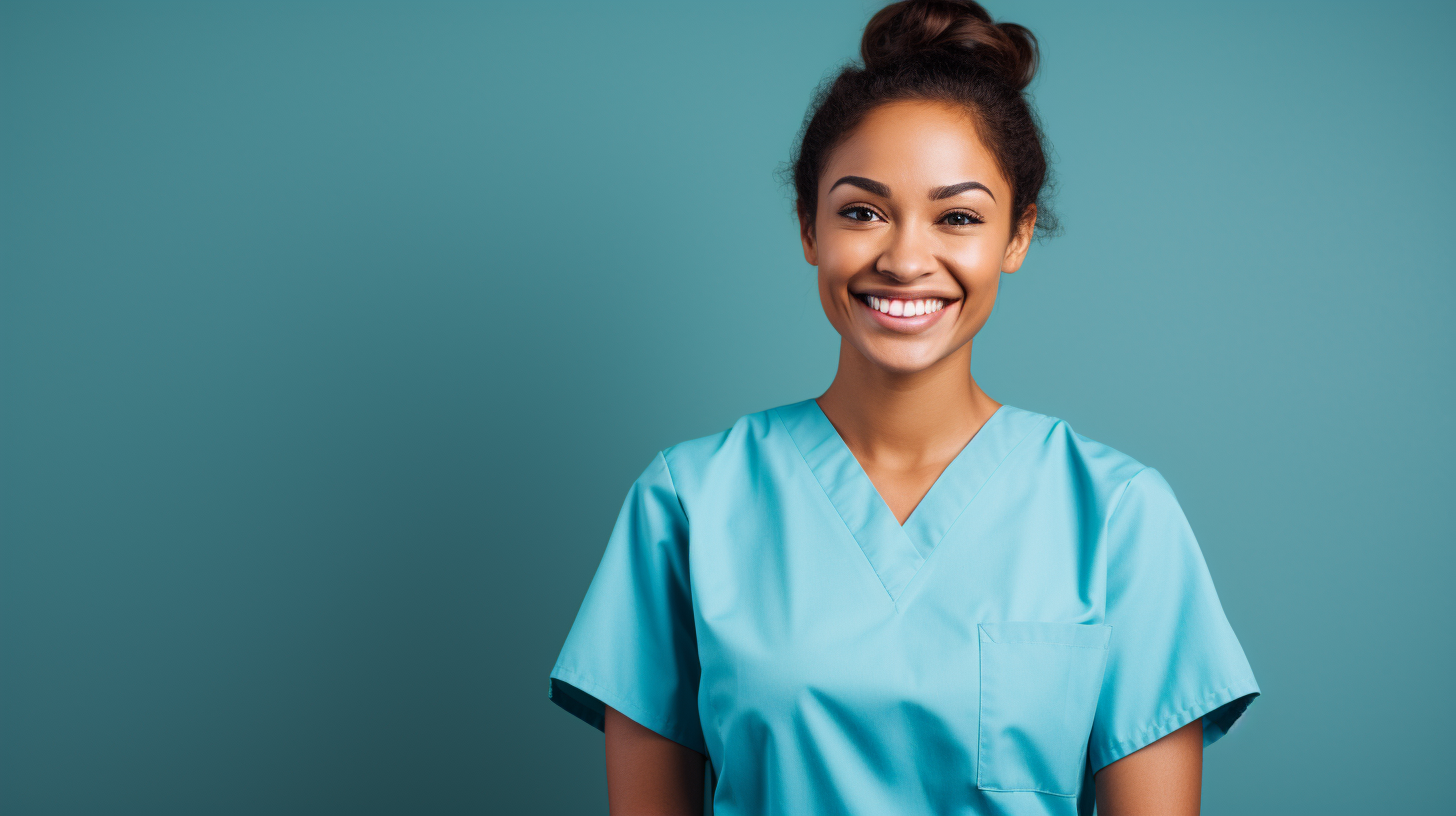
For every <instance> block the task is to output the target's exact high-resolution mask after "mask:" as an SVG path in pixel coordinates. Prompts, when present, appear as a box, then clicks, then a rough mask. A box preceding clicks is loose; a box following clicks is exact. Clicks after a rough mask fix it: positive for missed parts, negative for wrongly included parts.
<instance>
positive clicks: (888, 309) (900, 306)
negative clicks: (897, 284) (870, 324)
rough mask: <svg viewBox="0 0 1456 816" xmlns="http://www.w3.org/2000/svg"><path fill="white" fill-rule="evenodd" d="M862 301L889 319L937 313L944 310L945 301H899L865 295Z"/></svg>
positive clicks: (934, 299) (936, 299)
mask: <svg viewBox="0 0 1456 816" xmlns="http://www.w3.org/2000/svg"><path fill="white" fill-rule="evenodd" d="M862 300H863V301H864V302H865V304H866V305H868V306H869V307H870V308H871V309H874V310H876V311H878V312H881V313H882V314H887V315H889V316H890V317H915V316H917V315H923V314H929V313H931V312H938V311H940V310H941V309H944V308H945V301H943V300H941V299H940V298H923V299H921V300H899V299H897V298H882V297H875V296H874V295H865V296H864V297H863V298H862Z"/></svg>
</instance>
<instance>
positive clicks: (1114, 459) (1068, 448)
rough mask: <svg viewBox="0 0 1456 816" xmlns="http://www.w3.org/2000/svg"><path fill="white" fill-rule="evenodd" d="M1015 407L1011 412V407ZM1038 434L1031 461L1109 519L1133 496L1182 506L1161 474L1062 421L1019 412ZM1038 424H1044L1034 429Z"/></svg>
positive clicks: (1033, 435) (1033, 440)
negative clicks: (1059, 476)
mask: <svg viewBox="0 0 1456 816" xmlns="http://www.w3.org/2000/svg"><path fill="white" fill-rule="evenodd" d="M1007 407H1010V406H1007ZM1016 411H1017V412H1019V413H1021V414H1023V415H1024V418H1023V420H1022V421H1023V422H1026V423H1028V424H1033V426H1034V427H1033V432H1032V433H1030V434H1028V438H1027V439H1026V440H1025V441H1024V442H1023V444H1024V445H1029V447H1030V451H1029V452H1028V455H1029V456H1033V457H1036V458H1037V459H1038V460H1039V461H1040V463H1041V466H1042V467H1044V468H1047V469H1049V470H1055V471H1057V472H1060V473H1064V474H1065V478H1067V479H1069V480H1070V481H1071V482H1073V483H1074V484H1075V485H1076V486H1077V487H1076V489H1077V490H1078V492H1079V493H1082V494H1083V495H1085V496H1087V497H1088V498H1092V499H1093V503H1094V505H1095V506H1098V507H1100V509H1101V512H1102V513H1103V514H1104V515H1105V514H1108V513H1111V512H1113V511H1114V510H1115V508H1116V507H1118V506H1119V505H1120V504H1122V503H1123V498H1124V496H1125V495H1127V494H1129V493H1135V494H1142V495H1145V496H1152V495H1156V496H1157V498H1159V499H1165V500H1168V501H1172V502H1174V503H1176V499H1175V498H1174V496H1173V490H1172V488H1171V487H1170V486H1169V485H1168V483H1167V481H1165V480H1164V478H1163V476H1162V474H1161V473H1159V472H1158V471H1157V470H1156V469H1155V468H1153V467H1151V466H1149V465H1147V464H1145V463H1143V462H1142V461H1139V460H1138V459H1136V458H1134V457H1133V456H1131V455H1129V454H1127V453H1125V452H1123V451H1121V450H1119V449H1117V448H1114V447H1112V446H1111V445H1108V444H1106V443H1104V442H1101V441H1098V440H1096V439H1092V438H1090V437H1087V436H1085V435H1083V434H1080V433H1078V432H1077V431H1076V430H1075V429H1073V427H1072V425H1071V423H1070V422H1068V421H1067V420H1065V419H1062V418H1060V417H1055V416H1048V415H1045V414H1038V413H1035V412H1033V411H1026V410H1025V409H1016ZM1032 419H1039V420H1040V421H1039V422H1035V423H1033V422H1032V421H1031V420H1032Z"/></svg>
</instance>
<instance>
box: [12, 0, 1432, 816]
mask: <svg viewBox="0 0 1456 816" xmlns="http://www.w3.org/2000/svg"><path fill="white" fill-rule="evenodd" d="M877 7H878V4H877V3H867V2H863V1H862V0H860V1H859V2H848V3H846V2H842V0H841V1H838V2H835V1H831V0H816V2H792V3H784V2H733V3H684V2H657V3H647V2H621V3H601V2H554V3H512V4H506V3H468V4H466V3H461V4H456V3H440V2H430V3H405V2H393V3H343V2H336V3H324V2H305V3H263V2H255V3H243V4H224V3H171V4H167V3H155V2H128V3H90V4H86V3H73V2H60V3H50V2H47V3H39V2H35V3H31V2H26V3H19V2H5V3H4V4H3V5H0V812H3V813H5V814H7V816H40V814H94V815H95V816H103V815H105V814H146V815H147V816H166V815H167V814H218V815H219V816H222V815H225V814H249V815H250V816H252V815H254V814H405V813H430V814H466V813H542V814H555V813H561V814H566V813H571V814H584V813H605V812H606V796H605V775H604V770H603V748H602V736H601V734H600V733H598V732H597V731H595V730H593V729H591V728H589V727H587V726H585V725H583V724H582V723H581V722H579V721H577V720H575V719H574V718H572V717H571V716H570V715H568V714H566V713H565V712H563V711H561V710H559V709H557V708H556V707H555V706H554V705H553V704H552V703H550V702H549V701H548V699H547V693H546V692H547V672H548V671H549V669H550V666H551V664H552V662H553V661H554V659H555V656H556V653H557V651H558V650H559V648H560V646H561V642H562V639H563V638H564V637H565V634H566V631H567V629H568V627H569V626H570V624H571V621H572V619H573V617H574V615H575V614H576V610H577V607H578V604H579V603H580V601H581V598H582V594H583V592H584V591H585V589H586V586H587V583H588V582H589V580H590V578H591V576H592V573H593V571H594V570H595V568H596V564H597V561H598V559H599V558H600V556H601V552H602V549H603V547H604V546H605V543H606V538H607V534H608V532H609V530H610V528H611V525H612V522H613V520H614V518H615V515H616V512H617V509H618V507H619V505H620V502H621V501H622V499H623V497H624V496H625V494H626V490H627V488H628V486H629V485H630V483H631V481H632V479H633V478H635V477H636V475H637V474H638V473H640V472H641V470H642V469H643V468H644V467H645V466H646V465H647V464H648V462H649V461H650V460H651V459H652V457H653V455H654V454H655V453H656V452H657V451H658V450H659V449H661V448H664V447H666V446H668V445H671V444H674V443H676V442H679V441H682V440H685V439H688V438H692V437H697V436H701V435H705V434H710V433H714V432H717V431H719V430H721V429H723V428H725V427H727V426H728V425H729V424H730V423H731V422H732V421H733V420H734V419H735V418H736V417H738V416H740V415H742V414H745V413H749V412H753V411H758V410H762V409H764V408H768V407H772V406H775V405H780V404H783V403H786V402H791V401H796V400H800V399H804V398H807V397H811V396H815V395H817V394H819V393H820V392H821V391H822V390H823V389H824V387H825V386H826V385H827V384H828V383H829V381H830V378H831V377H832V376H833V373H834V361H835V353H836V348H837V336H836V335H835V334H834V333H833V331H832V329H831V328H830V326H829V324H828V322H827V321H826V320H825V319H824V317H823V314H822V312H821V309H820V307H819V304H818V301H817V298H816V295H815V288H814V270H813V269H812V268H811V267H809V266H807V265H806V264H805V263H804V260H803V257H802V254H801V251H800V247H799V243H798V239H797V236H796V234H795V225H794V222H793V220H792V218H791V215H790V212H791V208H790V201H789V195H788V190H787V188H786V187H785V186H784V185H782V184H781V183H780V182H779V180H778V179H777V178H776V176H775V172H776V170H777V169H778V168H779V166H780V164H781V163H782V162H784V161H785V160H786V159H787V158H788V155H789V151H790V148H791V145H792V141H793V137H794V134H795V131H796V129H797V128H798V126H799V123H800V120H801V117H802V116H803V114H804V111H805V107H806V104H807V103H808V101H809V98H810V95H811V93H812V91H813V89H814V87H815V85H816V83H818V82H819V81H820V80H821V78H823V77H824V76H826V75H828V74H829V73H831V72H832V71H833V70H834V69H835V68H836V67H837V66H838V65H839V64H840V63H842V62H843V61H844V60H847V59H850V58H852V57H853V56H855V54H856V49H857V46H858V37H859V33H860V31H861V28H862V26H863V24H864V22H865V21H866V20H867V19H868V17H869V15H870V14H871V13H872V12H873V11H874V10H875V8H877ZM989 7H990V9H991V10H992V12H993V13H995V14H996V15H998V17H1000V18H1002V19H1008V20H1011V21H1015V22H1019V23H1022V24H1025V25H1027V26H1029V27H1030V28H1031V29H1032V30H1033V31H1034V32H1035V33H1036V35H1037V36H1038V37H1039V38H1040V39H1041V42H1042V44H1043V46H1044V49H1045V62H1044V65H1043V70H1042V72H1041V75H1040V77H1039V79H1038V81H1037V83H1036V84H1035V85H1034V86H1033V91H1034V93H1035V99H1036V103H1037V105H1038V106H1039V110H1040V112H1041V115H1042V117H1043V119H1044V121H1045V125H1046V130H1047V133H1048V136H1049V138H1050V139H1051V141H1052V143H1053V144H1054V145H1055V159H1056V164H1055V170H1056V172H1057V174H1058V178H1059V181H1060V187H1059V193H1058V197H1057V199H1056V205H1057V208H1058V209H1059V211H1060V213H1061V216H1062V218H1063V220H1064V222H1065V225H1066V229H1065V233H1064V234H1063V235H1062V236H1061V237H1059V238H1056V239H1055V240H1052V241H1049V242H1047V243H1044V244H1038V245H1035V246H1033V248H1032V250H1031V253H1030V255H1029V258H1028V260H1027V262H1026V264H1025V266H1023V268H1022V269H1021V271H1020V272H1018V273H1016V274H1015V275H1013V276H1008V277H1006V278H1005V279H1004V280H1003V285H1002V290H1001V296H1000V299H999V302H998V304H997V307H996V311H995V313H994V315H993V316H992V318H991V320H990V322H989V324H988V325H987V327H986V328H985V330H984V331H983V333H982V334H981V336H980V337H979V338H978V339H977V341H976V355H975V362H974V372H975V375H976V377H977V379H978V380H979V382H980V383H981V384H982V385H983V387H984V388H985V389H986V391H987V392H988V393H990V394H991V395H992V396H993V397H995V398H996V399H998V400H1000V401H1002V402H1006V403H1009V404H1012V405H1015V406H1018V407H1022V408H1026V409H1029V410H1033V411H1039V412H1042V413H1046V414H1051V415H1053V416H1058V417H1061V418H1063V419H1065V420H1067V421H1068V422H1070V423H1071V424H1072V426H1073V427H1074V428H1075V429H1076V430H1077V431H1079V432H1080V433H1082V434H1084V435H1087V436H1090V437H1091V438H1093V439H1096V440H1098V441H1101V442H1105V443H1107V444H1109V445H1112V446H1113V447H1116V448H1118V449H1120V450H1122V451H1124V452H1126V453H1128V454H1130V455H1132V456H1134V457H1135V458H1137V459H1139V460H1141V461H1142V462H1144V463H1145V464H1148V465H1151V466H1154V467H1156V468H1158V469H1159V470H1160V471H1161V472H1162V473H1163V474H1164V475H1165V476H1166V477H1167V478H1168V480H1169V482H1170V483H1171V484H1172V485H1173V486H1174V488H1175V490H1176V491H1177V494H1178V497H1179V499H1180V501H1181V502H1182V504H1183V507H1184V509H1185V511H1186V512H1187V514H1188V517H1189V519H1190V520H1191V522H1192V524H1193V528H1194V530H1195V532H1196V533H1197V535H1198V537H1199V542H1200V544H1201V546H1202V548H1203V551H1204V554H1205V557H1206V559H1207V561H1208V564H1209V568H1210V571H1211V572H1212V574H1213V577H1214V580H1215V582H1216V584H1217V586H1218V589H1219V595H1220V598H1221V599H1222V601H1223V604H1224V607H1225V610H1226V611H1227V613H1228V616H1229V618H1230V620H1231V622H1232V623H1233V626H1234V629H1235V631H1236V632H1237V633H1238V635H1239V637H1240V640H1241V641H1242V643H1243V645H1244V648H1245V650H1246V652H1247V654H1248V656H1249V659H1250V661H1251V663H1252V665H1253V667H1254V671H1255V674H1256V675H1257V677H1258V679H1259V682H1260V684H1261V686H1262V688H1263V692H1264V694H1263V696H1262V697H1261V698H1259V699H1258V700H1256V701H1255V702H1254V704H1253V706H1252V707H1251V708H1250V709H1249V712H1248V714H1247V715H1246V717H1245V720H1244V721H1243V722H1242V723H1241V724H1240V725H1239V726H1238V727H1237V728H1236V729H1235V730H1234V731H1233V732H1232V733H1231V734H1230V735H1229V736H1228V737H1226V738H1225V739H1224V740H1223V741H1222V742H1220V743H1218V744H1217V745H1215V746H1213V747H1211V748H1210V749H1209V751H1208V754H1207V757H1206V764H1205V768H1206V770H1205V776H1204V780H1205V796H1204V803H1205V805H1204V808H1205V809H1204V812H1205V813H1207V814H1212V815H1213V816H1218V815H1219V814H1296V813H1317V814H1370V813H1412V814H1415V813H1436V812H1448V809H1449V807H1450V792H1449V784H1448V783H1447V782H1445V781H1444V780H1446V779H1448V778H1449V775H1450V769H1451V767H1452V765H1453V762H1456V751H1453V747H1452V746H1453V742H1452V739H1451V733H1452V726H1453V725H1456V716H1453V714H1456V696H1453V695H1452V694H1451V677H1452V670H1453V662H1456V648H1453V646H1456V638H1453V626H1452V621H1453V612H1456V608H1453V607H1456V592H1453V591H1452V589H1451V579H1452V575H1453V574H1456V557H1453V548H1452V545H1453V526H1456V525H1453V521H1456V519H1453V502H1452V494H1453V488H1456V479H1453V473H1452V462H1453V454H1456V434H1453V425H1452V409H1453V402H1456V401H1453V386H1452V373H1453V371H1452V362H1453V357H1452V352H1453V341H1456V319H1453V318H1456V314H1453V311H1456V309H1453V301H1456V277H1453V273H1456V266H1453V261H1452V257H1451V255H1450V254H1449V252H1450V246H1451V235H1452V226H1451V225H1452V222H1453V220H1456V206H1453V195H1452V189H1453V186H1456V160H1453V151H1452V150H1451V147H1452V145H1453V144H1456V116H1453V100H1456V50H1453V49H1452V48H1451V47H1450V33H1451V32H1452V31H1453V30H1456V6H1453V5H1452V4H1450V3H1434V2H1432V3H1412V2H1404V3H1399V2H1392V3H1385V4H1378V5H1372V4H1368V3H1362V4H1356V3H1282V4H1269V3H1255V2H1227V3H1216V4H1208V3H1202V4H1194V3H1166V2H1102V3H1085V2H1072V1H1071V0H1068V1H1067V2H1050V0H1048V1H1047V2H1009V1H1008V2H995V3H991V4H989ZM1443 809H1447V810H1443Z"/></svg>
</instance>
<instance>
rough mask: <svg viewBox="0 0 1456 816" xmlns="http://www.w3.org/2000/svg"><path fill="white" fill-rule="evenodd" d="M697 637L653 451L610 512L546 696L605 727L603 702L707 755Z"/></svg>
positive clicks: (682, 558) (669, 504) (673, 515)
mask: <svg viewBox="0 0 1456 816" xmlns="http://www.w3.org/2000/svg"><path fill="white" fill-rule="evenodd" d="M695 631H696V630H695V628H694V624H693V607H692V592H691V587H690V585H689V579H688V528H687V517H686V516H685V515H684V513H683V509H682V505H681V503H680V502H679V501H678V497H677V491H676V490H675V489H674V487H673V484H672V476H671V474H670V473H669V471H668V468H667V460H666V459H664V458H663V455H662V454H661V453H659V454H658V455H657V456H656V458H654V459H653V460H652V464H651V465H648V467H647V470H645V471H644V472H643V473H642V475H641V476H640V477H638V479H637V481H636V482H634V483H633V485H632V488H631V490H629V491H628V493H627V499H626V501H625V502H624V503H623V504H622V510H621V512H620V513H619V514H618V515H617V522H616V526H615V527H613V529H612V535H611V537H610V538H609V539H608V540H607V546H606V550H605V551H604V552H603V554H602V560H601V563H600V564H599V565H598V566H597V571H596V574H595V575H594V576H593V577H592V581H591V584H590V586H588V587H587V591H586V597H585V598H584V599H583V600H582V603H581V608H580V609H579V610H578V611H577V614H576V620H575V621H574V622H573V623H572V625H571V630H570V631H569V632H568V633H567V635H566V642H565V644H564V645H563V646H562V648H561V654H560V655H559V656H558V657H557V659H556V664H555V665H554V666H553V667H552V669H551V683H550V690H549V694H550V697H551V700H552V702H554V703H556V704H557V705H559V706H561V707H562V708H564V709H566V710H567V711H569V712H571V713H572V714H574V715H576V716H577V717H579V718H581V719H582V720H584V721H585V722H587V723H589V724H590V725H592V726H594V727H595V728H597V729H599V730H603V731H605V730H606V708H605V707H606V706H611V707H612V708H615V709H617V710H618V711H620V712H622V713H623V714H624V715H626V716H627V717H628V718H630V719H632V720H633V721H634V722H637V723H640V724H641V725H643V726H646V727H647V728H650V729H652V730H653V731H655V732H657V733H659V734H661V735H662V736H664V737H667V738H668V739H671V740H673V741H674V742H677V743H679V744H681V745H685V746H687V747H689V748H691V749H693V750H694V751H697V752H698V753H701V754H704V755H706V754H707V748H706V746H705V745H704V742H703V732H702V726H701V723H700V721H699V719H698V703H697V696H698V677H699V674H700V668H699V664H698V654H697V638H696V635H695Z"/></svg>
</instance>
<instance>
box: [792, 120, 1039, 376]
mask: <svg viewBox="0 0 1456 816" xmlns="http://www.w3.org/2000/svg"><path fill="white" fill-rule="evenodd" d="M1012 215H1013V214H1012V211H1011V185H1010V182H1008V181H1007V180H1006V179H1005V178H1003V177H1002V175H1001V171H1000V170H999V169H998V168H997V166H996V160H995V158H994V157H993V156H992V155H991V153H990V151H989V150H987V149H986V147H985V145H983V144H982V143H981V140H980V137H979V136H978V135H977V133H976V128H975V125H974V123H973V122H972V121H971V119H970V118H969V116H968V114H967V113H965V112H964V111H962V110H958V109H957V108H955V107H952V106H949V105H946V104H943V103H936V102H920V101H914V102H892V103H887V104H885V105H881V106H880V107H878V108H876V109H875V110H874V111H872V112H871V113H870V114H869V115H868V116H867V117H866V118H865V120H864V121H863V122H862V123H861V124H860V125H859V126H858V127H857V128H855V130H854V131H853V132H852V133H851V134H850V135H849V138H848V139H847V140H846V141H845V142H844V143H843V144H841V145H840V146H839V147H838V148H836V149H835V150H834V151H833V153H832V154H831V155H830V157H829V160H828V162H827V164H826V166H825V170H824V173H823V175H822V176H821V177H820V179H819V203H818V208H817V211H816V214H815V221H814V224H813V226H812V227H811V226H810V225H809V224H808V221H807V219H804V218H803V217H802V216H801V217H800V238H801V239H802V240H803V244H804V259H805V260H807V261H808V262H809V263H810V264H812V265H814V266H817V267H819V299H820V301H821V303H822V304H823V306H824V313H825V314H826V315H828V317H829V322H830V323H832V324H833V325H834V328H835V329H836V330H837V331H838V332H839V335H840V337H841V338H843V342H844V343H845V344H846V346H848V348H846V349H844V351H845V352H851V351H852V352H854V353H857V354H858V355H860V356H861V357H863V358H864V360H866V361H868V362H869V363H871V364H873V365H876V366H879V367H880V368H883V369H885V370H887V371H890V372H895V373H900V374H910V373H915V372H919V371H924V370H927V369H929V368H931V367H934V366H936V365H937V364H943V363H949V362H951V361H950V358H952V357H957V358H959V357H960V356H967V357H968V356H969V353H970V346H969V345H968V344H969V343H970V341H971V338H973V337H975V335H976V332H978V331H980V329H981V326H983V325H985V323H986V318H987V317H989V316H990V314H991V307H992V305H993V304H994V303H995V301H996V288H997V284H998V283H999V281H1000V276H1001V273H1003V272H1008V273H1009V272H1015V271H1016V270H1017V269H1018V268H1019V267H1020V266H1021V261H1022V259H1023V258H1024V257H1025V256H1026V250H1027V246H1028V244H1029V242H1030V239H1031V230H1032V225H1033V224H1034V222H1035V210H1034V209H1032V210H1030V211H1029V213H1028V216H1029V217H1028V218H1027V219H1026V220H1025V221H1023V222H1022V224H1021V228H1020V229H1019V230H1018V229H1014V223H1013V222H1014V221H1015V219H1013V217H1012ZM966 363H967V364H968V360H967V361H966ZM957 364H958V363H957Z"/></svg>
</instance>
